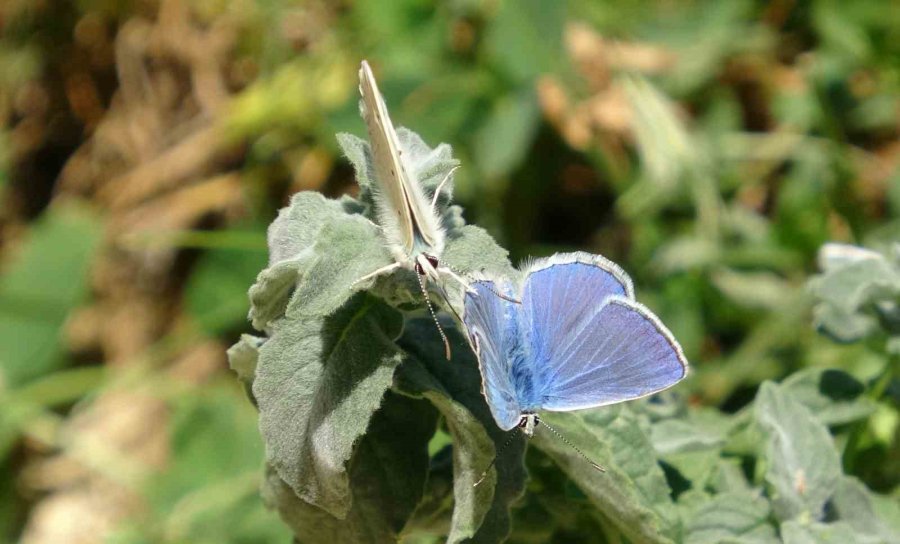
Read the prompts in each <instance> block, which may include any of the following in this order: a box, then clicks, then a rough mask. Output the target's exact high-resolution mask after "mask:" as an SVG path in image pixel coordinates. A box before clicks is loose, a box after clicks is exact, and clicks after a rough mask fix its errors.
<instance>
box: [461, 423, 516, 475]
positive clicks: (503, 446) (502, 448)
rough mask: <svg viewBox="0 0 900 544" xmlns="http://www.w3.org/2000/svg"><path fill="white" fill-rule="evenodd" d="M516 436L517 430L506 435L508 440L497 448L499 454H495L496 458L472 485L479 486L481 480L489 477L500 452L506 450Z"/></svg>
mask: <svg viewBox="0 0 900 544" xmlns="http://www.w3.org/2000/svg"><path fill="white" fill-rule="evenodd" d="M515 436H516V433H515V432H511V433H509V436H507V437H506V441H505V442H503V445H502V446H500V449H499V450H497V455H495V456H494V459H493V460H492V461H491V464H490V465H488V467H487V468H486V469H484V472H482V473H481V477H480V478H478V481H477V482H475V483H474V484H472V487H478V484H480V483H481V482H483V481H484V479H485V478H487V475H488V472H490V471H491V469H492V468H494V465H496V464H497V458H498V457H500V454H502V453H503V452H504V451H505V450H506V448H507V446H509V443H510V442H512V440H513V438H515Z"/></svg>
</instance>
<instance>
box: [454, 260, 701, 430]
mask: <svg viewBox="0 0 900 544" xmlns="http://www.w3.org/2000/svg"><path fill="white" fill-rule="evenodd" d="M498 284H499V285H498ZM471 287H472V289H473V291H474V293H470V294H467V295H466V297H465V301H464V314H463V321H464V324H465V325H466V329H467V331H468V334H469V339H470V342H471V344H472V346H473V348H474V350H475V352H476V355H477V356H478V360H479V366H480V368H481V374H482V392H483V393H484V396H485V398H486V399H487V401H488V405H489V406H490V409H491V412H492V414H493V416H494V419H495V420H496V422H497V424H498V426H500V428H502V429H504V430H510V429H513V428H515V427H517V426H520V427H521V428H522V429H523V431H524V432H526V434H530V432H533V430H534V428H535V427H536V426H537V424H538V422H539V420H538V419H537V418H536V416H535V413H536V412H537V411H539V410H549V411H570V410H579V409H584V408H593V407H598V406H605V405H608V404H614V403H617V402H622V401H626V400H632V399H636V398H641V397H644V396H647V395H650V394H652V393H656V392H658V391H661V390H663V389H666V388H668V387H670V386H672V385H674V384H675V383H677V382H678V381H680V380H681V379H682V378H683V377H684V376H685V374H686V371H687V361H686V360H685V358H684V355H683V354H682V351H681V347H680V346H679V345H678V343H677V342H676V341H675V339H674V337H673V336H672V334H671V333H670V332H669V331H668V329H666V328H665V326H663V324H662V323H661V322H660V321H659V319H658V318H657V317H656V316H655V315H653V313H652V312H650V310H648V309H647V308H646V307H644V306H643V305H641V304H640V303H638V302H636V301H635V300H634V291H633V287H632V284H631V280H630V279H629V278H628V276H627V275H626V274H625V272H623V271H622V270H621V268H619V267H618V266H617V265H615V264H614V263H612V262H611V261H608V260H606V259H604V258H603V257H600V256H598V255H589V254H586V253H571V254H561V255H555V256H554V257H551V258H549V259H543V260H539V261H535V262H534V263H533V264H532V265H530V266H529V267H527V269H526V270H525V279H524V281H522V283H521V285H520V286H516V285H513V284H512V283H509V282H506V281H497V280H492V279H482V280H477V281H475V282H473V283H472V285H471ZM494 291H500V292H503V293H505V294H507V295H509V296H510V297H515V298H517V299H518V300H520V301H521V304H514V303H512V302H509V301H508V300H505V299H503V298H500V297H496V296H491V293H492V292H494Z"/></svg>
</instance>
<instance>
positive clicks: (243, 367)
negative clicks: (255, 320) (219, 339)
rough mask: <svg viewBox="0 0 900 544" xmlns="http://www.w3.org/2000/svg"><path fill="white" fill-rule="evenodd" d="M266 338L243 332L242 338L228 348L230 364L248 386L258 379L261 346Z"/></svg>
mask: <svg viewBox="0 0 900 544" xmlns="http://www.w3.org/2000/svg"><path fill="white" fill-rule="evenodd" d="M265 341H266V339H265V338H260V337H258V336H253V335H250V334H242V335H241V339H240V340H238V341H237V342H236V343H235V344H234V345H233V346H231V347H230V348H228V366H229V367H231V370H233V371H234V372H235V373H236V374H237V375H238V379H239V380H241V382H243V383H244V385H246V386H252V385H253V381H254V380H255V379H256V364H257V362H258V361H259V348H260V347H261V346H262V345H263V343H265Z"/></svg>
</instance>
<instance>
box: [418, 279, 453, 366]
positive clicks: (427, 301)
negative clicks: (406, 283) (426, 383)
mask: <svg viewBox="0 0 900 544" xmlns="http://www.w3.org/2000/svg"><path fill="white" fill-rule="evenodd" d="M416 279H417V280H419V287H420V288H421V289H422V296H424V297H425V305H426V306H428V311H429V312H430V313H431V319H433V320H434V324H435V326H436V327H437V330H438V332H439V333H440V335H441V340H443V341H444V355H445V356H446V357H447V360H448V361H449V360H450V355H451V354H450V342H449V341H447V335H446V334H444V328H443V327H441V322H440V321H438V318H437V314H436V313H435V312H434V305H433V304H431V298H429V296H428V290H427V289H425V281H424V280H423V279H422V276H421V275H419V274H416ZM455 311H456V310H454V312H455Z"/></svg>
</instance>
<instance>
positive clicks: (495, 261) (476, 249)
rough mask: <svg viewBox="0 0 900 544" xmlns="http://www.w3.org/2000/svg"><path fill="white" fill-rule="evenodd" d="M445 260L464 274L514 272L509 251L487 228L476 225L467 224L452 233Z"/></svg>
mask: <svg viewBox="0 0 900 544" xmlns="http://www.w3.org/2000/svg"><path fill="white" fill-rule="evenodd" d="M443 260H444V261H445V262H446V263H447V264H448V265H449V266H452V267H453V269H454V270H456V271H457V272H458V273H462V274H473V273H475V274H477V273H479V272H488V273H492V274H500V275H509V274H512V273H514V270H513V269H512V267H511V266H510V264H509V252H508V251H507V250H505V249H503V248H502V247H500V246H499V245H497V242H495V241H494V239H493V238H492V237H491V235H490V234H488V233H487V231H486V230H484V229H483V228H481V227H476V226H474V225H466V226H464V227H462V228H460V229H459V230H457V231H455V232H453V233H452V234H451V236H450V239H449V240H447V247H446V248H445V249H444V255H443Z"/></svg>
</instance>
